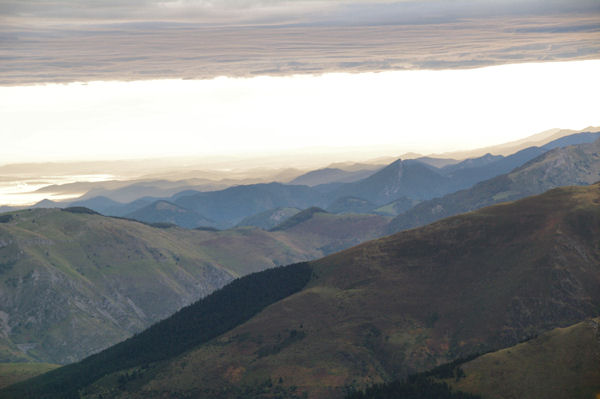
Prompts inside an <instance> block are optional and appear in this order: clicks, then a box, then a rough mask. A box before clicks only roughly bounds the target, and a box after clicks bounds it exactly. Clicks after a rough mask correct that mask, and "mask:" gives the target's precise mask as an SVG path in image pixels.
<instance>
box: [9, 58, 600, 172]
mask: <svg viewBox="0 0 600 399" xmlns="http://www.w3.org/2000/svg"><path fill="white" fill-rule="evenodd" d="M598 70H600V61H598V60H592V61H574V62H557V63H540V64H513V65H503V66H494V67H486V68H480V69H468V70H443V71H430V70H411V71H394V72H380V73H361V74H348V73H334V74H324V75H320V76H312V75H295V76H288V77H255V78H224V77H222V78H216V79H212V80H158V81H134V82H117V81H113V82H89V83H87V84H82V83H73V84H66V85H65V84H48V85H42V86H19V87H0V120H2V128H1V129H2V130H1V132H0V133H1V136H0V139H1V142H2V147H1V149H0V160H1V161H0V163H1V164H9V163H22V162H46V161H77V160H113V159H135V158H152V157H203V156H221V155H222V156H229V155H244V156H258V155H260V156H264V155H269V154H273V155H276V154H282V153H289V154H294V152H298V153H301V152H302V151H306V149H307V148H320V149H322V151H323V153H324V154H326V153H327V152H332V153H333V152H339V151H343V150H344V149H347V150H348V151H350V152H356V151H357V150H362V151H364V152H365V154H369V155H370V156H373V157H375V156H384V155H387V156H391V155H400V154H402V153H405V152H417V153H421V154H430V153H441V152H449V151H457V150H468V149H473V148H478V147H485V146H489V145H495V144H500V143H503V142H507V141H511V140H516V139H520V138H523V137H526V136H529V135H531V134H534V133H538V132H541V131H544V130H547V129H551V128H570V129H582V128H584V127H586V126H590V125H600V114H599V113H598V111H597V105H598V101H597V99H596V98H595V96H596V94H597V93H598V92H599V90H600V80H599V79H597V72H598Z"/></svg>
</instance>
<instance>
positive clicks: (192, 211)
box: [38, 132, 600, 228]
mask: <svg viewBox="0 0 600 399" xmlns="http://www.w3.org/2000/svg"><path fill="white" fill-rule="evenodd" d="M557 134H558V135H559V136H558V137H559V138H557V139H555V140H553V141H550V142H545V144H543V145H542V146H540V147H527V148H524V149H521V150H519V151H518V152H516V153H513V154H510V155H507V156H502V155H491V154H485V155H483V156H481V157H478V158H471V159H467V160H464V161H461V162H458V161H456V162H453V163H449V162H441V161H443V160H438V161H440V162H435V161H436V160H435V159H431V158H427V159H426V158H422V159H419V158H417V159H409V160H396V161H394V162H392V163H391V164H389V165H387V166H385V167H381V166H377V165H370V166H364V165H354V167H353V168H351V167H349V166H348V165H346V166H341V165H340V166H341V167H345V168H347V170H344V169H340V168H325V169H321V170H316V171H313V172H309V173H307V174H305V175H303V176H300V177H298V178H296V179H294V180H292V181H291V184H283V183H270V184H266V183H260V184H246V185H238V186H234V187H229V188H226V189H224V190H216V191H201V192H199V191H196V190H190V189H186V190H183V191H179V192H177V193H175V194H173V195H172V196H170V197H162V198H157V197H143V196H140V197H138V198H137V199H136V200H135V201H133V202H130V203H119V202H116V201H114V200H112V199H109V198H107V197H91V198H90V197H89V194H88V195H86V196H85V197H86V198H87V199H82V200H77V201H72V202H70V203H64V204H61V203H56V202H54V203H53V202H47V201H45V202H43V203H41V204H39V205H38V206H41V207H53V206H58V207H63V206H84V207H88V208H90V209H94V210H96V211H97V212H99V213H102V214H105V215H111V216H125V217H129V218H135V219H138V220H142V221H152V222H168V223H175V224H179V225H180V226H182V227H188V228H189V227H200V226H212V227H218V228H230V227H233V226H235V225H237V224H238V223H240V222H241V221H242V220H243V219H245V218H248V217H251V216H253V215H257V214H260V213H262V212H268V211H273V210H275V209H276V208H298V209H305V208H308V207H311V206H317V207H321V208H324V209H328V210H329V211H331V212H335V213H375V214H377V213H381V214H387V215H392V216H396V215H398V214H400V213H402V212H405V211H406V210H408V209H409V208H410V207H411V206H412V205H415V204H416V203H418V202H421V201H426V200H431V199H433V198H436V197H442V196H444V195H447V194H451V193H454V192H456V191H458V190H462V189H466V188H470V187H471V186H473V185H474V184H476V183H479V182H481V181H485V180H487V179H490V178H493V177H495V176H499V175H502V174H505V173H508V172H510V171H511V170H513V169H515V168H517V167H519V166H521V165H523V164H525V163H526V162H528V161H530V160H532V159H534V158H535V157H537V156H540V155H542V154H544V153H545V152H547V151H549V150H551V149H554V148H557V147H564V146H567V145H574V144H582V143H590V142H592V141H594V140H595V139H597V138H598V137H600V133H597V132H594V133H591V132H580V133H575V134H572V135H567V136H564V135H563V136H560V134H559V132H555V133H554V134H553V135H551V136H549V137H556V135H557ZM561 134H562V133H561ZM435 165H438V166H435ZM363 176H364V177H363ZM360 177H363V178H362V179H361V178H360ZM356 179H358V180H356ZM353 180H354V181H353ZM348 181H351V182H348ZM297 183H303V184H307V185H308V186H307V185H299V184H297ZM317 183H320V184H317ZM309 186H310V187H309ZM125 188H127V187H125ZM125 188H123V189H125ZM171 188H173V187H171ZM131 189H133V188H131ZM134 191H135V190H134ZM144 193H146V191H144ZM242 198H243V199H242ZM399 200H401V203H397V201H399ZM158 201H167V202H170V203H172V204H174V205H176V207H174V206H171V207H170V210H169V209H168V207H165V204H164V202H158ZM157 202H158V203H157ZM359 203H360V205H359ZM392 203H397V204H396V205H393V204H392ZM409 204H411V206H409ZM157 206H158V207H161V208H162V209H161V211H160V212H159V211H157ZM381 207H384V208H385V209H384V210H379V209H378V208H381ZM183 214H187V216H186V217H185V218H184V217H183V216H182V215H183ZM178 221H179V222H178Z"/></svg>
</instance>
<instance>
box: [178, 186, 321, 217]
mask: <svg viewBox="0 0 600 399" xmlns="http://www.w3.org/2000/svg"><path fill="white" fill-rule="evenodd" d="M173 202H174V203H175V204H177V205H179V206H182V207H184V208H187V209H190V210H192V211H195V212H197V213H199V214H201V215H205V217H208V218H210V219H212V220H214V221H215V222H216V223H218V224H220V225H223V226H233V225H236V224H237V223H239V222H240V221H241V220H242V219H244V218H245V217H247V216H250V215H253V214H256V213H259V212H263V211H267V210H269V209H274V208H280V207H291V208H299V209H305V208H309V207H311V206H324V205H325V198H324V197H323V195H322V194H321V193H320V192H318V191H316V190H314V189H312V188H310V187H308V186H293V185H286V184H281V183H269V184H252V185H246V186H235V187H230V188H227V189H225V190H220V191H211V192H199V193H194V194H189V195H184V196H178V197H177V198H175V200H174V201H173Z"/></svg>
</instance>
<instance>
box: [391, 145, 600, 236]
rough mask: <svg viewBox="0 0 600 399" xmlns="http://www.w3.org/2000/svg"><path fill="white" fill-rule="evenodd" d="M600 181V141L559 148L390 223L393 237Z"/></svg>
mask: <svg viewBox="0 0 600 399" xmlns="http://www.w3.org/2000/svg"><path fill="white" fill-rule="evenodd" d="M599 180H600V140H596V141H595V142H593V143H585V144H578V145H573V146H568V147H564V148H556V149H554V150H551V151H548V152H546V153H544V154H543V155H540V156H539V157H537V158H535V159H533V160H531V161H529V162H527V163H526V164H525V165H523V166H521V167H519V168H517V169H515V170H513V171H512V172H510V173H508V174H504V175H500V176H497V177H495V178H493V179H490V180H486V181H483V182H481V183H478V184H476V185H475V186H473V187H472V188H470V189H466V190H461V191H458V192H456V193H452V194H448V195H446V196H444V197H441V198H435V199H432V200H429V201H424V202H422V203H420V204H418V205H416V206H415V207H414V208H412V209H410V210H408V211H406V212H405V213H403V214H400V215H399V216H397V217H396V218H395V219H393V220H392V221H391V222H390V226H389V230H388V232H389V233H394V232H397V231H401V230H405V229H409V228H413V227H418V226H423V225H425V224H427V223H431V222H433V221H435V220H439V219H442V218H444V217H448V216H452V215H456V214H459V213H463V212H468V211H471V210H474V209H478V208H481V207H484V206H488V205H492V204H496V203H499V202H504V201H510V200H515V199H518V198H523V197H526V196H528V195H534V194H539V193H542V192H544V191H546V190H548V189H551V188H554V187H560V186H565V185H580V184H591V183H595V182H597V181H599Z"/></svg>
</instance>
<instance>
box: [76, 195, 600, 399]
mask: <svg viewBox="0 0 600 399" xmlns="http://www.w3.org/2000/svg"><path fill="white" fill-rule="evenodd" d="M599 202H600V185H594V186H591V187H569V188H562V189H557V190H553V191H550V192H548V193H546V194H544V195H542V196H539V197H533V198H527V199H524V200H521V201H518V202H516V203H509V204H502V205H497V206H494V207H490V208H486V209H483V210H480V211H478V212H473V213H469V214H466V215H462V216H457V217H453V218H449V219H446V220H443V221H440V222H438V223H435V224H433V225H430V226H427V227H425V228H421V229H416V230H411V231H407V232H403V233H399V234H396V235H394V236H390V237H386V238H383V239H379V240H376V241H373V242H369V243H365V244H363V245H359V246H357V247H354V248H351V249H349V250H346V251H343V252H341V253H338V254H334V255H331V256H329V257H326V258H324V259H321V260H319V261H317V262H313V263H312V267H313V272H314V276H315V278H314V279H313V280H312V282H311V283H309V285H308V286H307V288H305V289H304V290H303V291H301V292H299V293H297V294H294V295H292V296H290V297H288V298H286V299H284V300H282V301H279V302H277V303H275V304H273V305H271V306H270V307H268V308H267V309H266V310H265V311H263V312H262V313H260V314H258V315H257V316H256V317H254V318H252V319H251V320H249V321H248V322H247V323H245V324H243V325H241V326H239V327H237V328H235V329H233V330H231V331H230V332H228V333H226V334H224V335H222V336H221V337H219V338H217V339H216V340H213V341H211V342H209V343H207V344H205V345H202V346H200V347H199V348H197V349H196V350H194V351H191V352H188V353H187V354H184V355H181V356H179V357H176V358H174V359H172V360H170V361H167V362H164V363H162V364H158V365H156V366H155V368H154V369H153V372H152V373H151V376H148V377H146V378H142V379H140V380H137V381H136V382H135V384H133V385H129V386H127V387H124V391H122V392H123V393H122V394H121V396H119V395H118V391H117V392H115V391H113V393H114V396H115V397H123V398H125V397H127V398H154V397H161V398H162V397H179V396H178V395H186V394H191V395H193V396H194V397H200V398H202V397H210V398H218V397H233V396H232V395H233V394H232V393H231V392H225V393H223V390H224V388H223V387H231V386H237V387H242V388H243V387H255V386H256V385H257V384H260V382H264V381H269V379H270V380H271V381H282V386H284V387H286V388H289V389H294V394H295V393H302V392H304V391H307V392H310V393H311V396H310V397H311V398H313V397H314V398H332V397H340V396H342V395H343V387H344V386H345V385H355V386H358V387H360V386H365V385H368V384H371V383H374V382H381V381H385V380H389V379H391V378H394V377H397V376H402V375H406V374H407V373H410V372H414V371H418V370H425V369H428V368H431V367H432V366H434V365H437V364H440V363H443V362H446V361H448V360H451V359H454V358H457V357H459V356H464V355H466V354H470V353H475V352H481V351H487V350H490V349H494V348H501V347H507V346H510V345H514V344H515V343H516V342H518V341H520V340H522V339H525V338H527V337H529V336H531V335H532V334H537V333H541V332H543V331H546V330H548V329H551V328H554V327H557V326H561V325H568V324H572V323H575V322H578V321H580V320H582V319H583V318H585V317H587V316H590V315H596V314H597V312H598V308H599V307H600V269H599V265H600V248H599V247H598V246H597V242H598V240H599V238H600V206H599V205H598V203H599ZM294 330H296V331H301V332H302V334H301V335H300V339H297V338H295V339H291V338H292V335H293V331H294ZM295 337H298V335H295ZM280 379H281V380H280ZM107 386H108V387H109V386H111V382H110V379H107V380H105V381H101V382H99V383H98V385H97V386H96V388H94V387H92V388H90V390H88V391H87V392H88V396H87V397H89V398H98V397H99V396H98V395H97V393H98V392H99V391H98V389H106V387H107ZM294 387H297V388H294ZM290 395H291V394H290ZM290 395H288V396H284V397H293V396H290Z"/></svg>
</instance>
